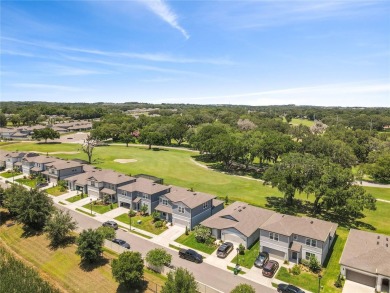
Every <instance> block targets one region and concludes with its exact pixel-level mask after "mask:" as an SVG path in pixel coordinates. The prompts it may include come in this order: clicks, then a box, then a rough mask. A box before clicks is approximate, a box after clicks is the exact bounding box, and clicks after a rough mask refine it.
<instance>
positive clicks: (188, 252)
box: [179, 249, 203, 263]
mask: <svg viewBox="0 0 390 293" xmlns="http://www.w3.org/2000/svg"><path fill="white" fill-rule="evenodd" d="M179 256H180V257H181V258H184V259H187V260H190V261H193V262H196V263H201V262H202V261H203V257H202V256H201V255H200V254H199V253H197V252H196V251H194V250H192V249H180V250H179Z"/></svg>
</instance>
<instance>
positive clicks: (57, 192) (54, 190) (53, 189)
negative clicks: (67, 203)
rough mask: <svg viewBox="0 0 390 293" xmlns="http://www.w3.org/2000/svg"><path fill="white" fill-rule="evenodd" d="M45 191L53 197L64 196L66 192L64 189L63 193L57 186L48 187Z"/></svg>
mask: <svg viewBox="0 0 390 293" xmlns="http://www.w3.org/2000/svg"><path fill="white" fill-rule="evenodd" d="M45 190H46V192H47V193H48V194H50V195H53V196H59V195H62V194H65V193H67V192H68V191H67V190H66V189H65V191H61V187H60V186H58V185H57V186H53V187H50V188H48V189H45Z"/></svg>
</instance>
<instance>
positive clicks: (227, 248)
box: [217, 242, 233, 258]
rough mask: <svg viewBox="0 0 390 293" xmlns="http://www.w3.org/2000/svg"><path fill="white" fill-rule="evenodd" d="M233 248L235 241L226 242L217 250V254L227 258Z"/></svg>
mask: <svg viewBox="0 0 390 293" xmlns="http://www.w3.org/2000/svg"><path fill="white" fill-rule="evenodd" d="M232 250H233V243H231V242H225V243H223V244H222V245H221V246H220V247H218V250H217V256H218V257H221V258H225V257H227V256H228V254H229V253H230V252H231V251H232Z"/></svg>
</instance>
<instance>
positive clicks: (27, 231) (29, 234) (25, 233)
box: [20, 225, 43, 238]
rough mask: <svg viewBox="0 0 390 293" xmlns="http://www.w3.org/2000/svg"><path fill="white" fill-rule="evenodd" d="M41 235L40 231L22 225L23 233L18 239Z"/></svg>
mask: <svg viewBox="0 0 390 293" xmlns="http://www.w3.org/2000/svg"><path fill="white" fill-rule="evenodd" d="M42 234H43V231H42V230H35V229H33V228H31V227H29V226H26V225H23V233H22V235H21V236H20V237H22V238H29V237H34V236H40V235H42Z"/></svg>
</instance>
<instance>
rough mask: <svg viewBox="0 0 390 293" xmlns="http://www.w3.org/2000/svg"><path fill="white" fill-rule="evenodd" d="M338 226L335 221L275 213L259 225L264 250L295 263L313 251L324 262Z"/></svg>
mask: <svg viewBox="0 0 390 293" xmlns="http://www.w3.org/2000/svg"><path fill="white" fill-rule="evenodd" d="M336 229H337V224H335V223H332V222H327V221H322V220H319V219H314V218H309V217H295V216H290V215H283V214H279V213H275V214H273V215H272V216H271V217H270V218H269V219H268V220H267V221H265V222H264V223H263V224H262V225H261V226H260V247H261V251H266V252H268V253H269V254H271V255H273V256H275V257H278V258H282V259H284V260H289V261H291V262H296V263H298V262H299V261H300V260H301V259H306V260H309V259H310V257H311V256H312V255H314V256H315V257H316V258H317V260H318V261H319V262H320V263H321V264H323V263H324V261H325V258H326V256H327V254H328V251H329V249H330V247H331V246H332V243H333V241H334V239H335V233H336Z"/></svg>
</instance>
